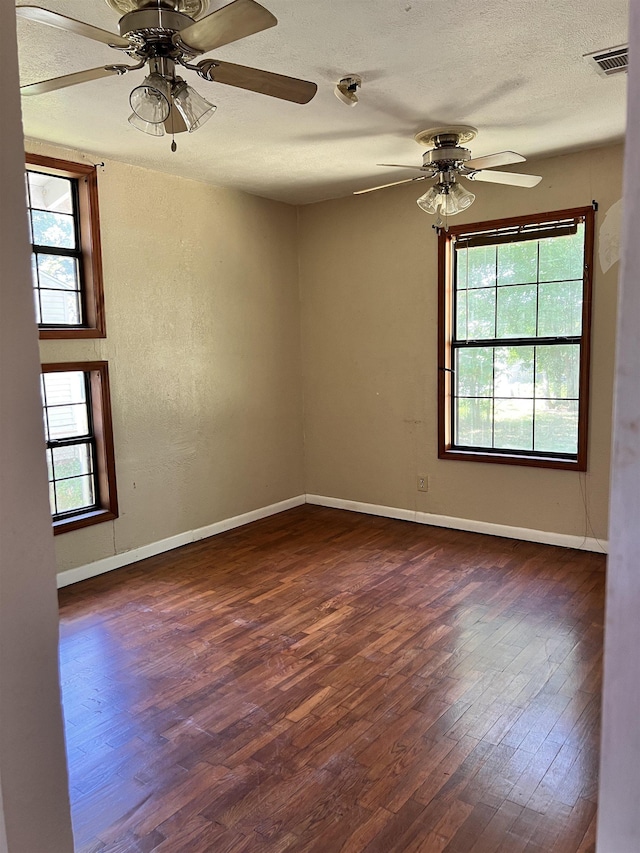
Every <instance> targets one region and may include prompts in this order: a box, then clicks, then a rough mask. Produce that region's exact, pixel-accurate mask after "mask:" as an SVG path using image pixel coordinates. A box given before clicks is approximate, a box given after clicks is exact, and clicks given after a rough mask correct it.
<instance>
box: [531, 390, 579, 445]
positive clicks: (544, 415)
mask: <svg viewBox="0 0 640 853" xmlns="http://www.w3.org/2000/svg"><path fill="white" fill-rule="evenodd" d="M534 450H539V451H542V452H546V453H574V454H575V453H577V452H578V403H577V401H575V400H536V429H535V443H534Z"/></svg>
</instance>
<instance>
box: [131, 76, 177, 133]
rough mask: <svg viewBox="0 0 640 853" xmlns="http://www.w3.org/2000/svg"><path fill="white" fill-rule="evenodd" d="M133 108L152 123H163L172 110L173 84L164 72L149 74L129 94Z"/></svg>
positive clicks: (146, 120) (143, 118) (140, 116)
mask: <svg viewBox="0 0 640 853" xmlns="http://www.w3.org/2000/svg"><path fill="white" fill-rule="evenodd" d="M129 103H130V104H131V109H132V110H133V112H134V113H135V115H137V116H138V118H140V119H142V121H145V122H149V123H150V124H161V123H162V122H163V121H165V120H166V119H167V118H168V116H169V111H170V110H171V84H170V82H169V80H167V79H166V78H165V77H163V76H162V74H157V73H155V72H154V73H153V74H149V76H148V77H145V79H144V81H143V83H142V85H140V86H136V88H135V89H134V90H133V91H132V92H131V94H130V95H129Z"/></svg>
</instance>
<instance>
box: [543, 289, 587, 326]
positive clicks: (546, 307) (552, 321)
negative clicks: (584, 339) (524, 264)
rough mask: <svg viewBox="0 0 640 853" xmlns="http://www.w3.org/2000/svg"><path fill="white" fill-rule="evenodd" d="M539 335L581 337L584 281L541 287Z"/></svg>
mask: <svg viewBox="0 0 640 853" xmlns="http://www.w3.org/2000/svg"><path fill="white" fill-rule="evenodd" d="M539 300H540V301H539V305H538V335H540V337H551V336H552V335H579V334H581V332H582V279H580V280H578V281H558V282H552V283H551V284H541V285H540V296H539Z"/></svg>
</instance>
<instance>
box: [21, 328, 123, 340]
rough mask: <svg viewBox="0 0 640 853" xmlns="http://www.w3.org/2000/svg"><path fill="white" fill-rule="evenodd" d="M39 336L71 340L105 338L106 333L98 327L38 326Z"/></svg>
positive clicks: (47, 338) (45, 338) (46, 338)
mask: <svg viewBox="0 0 640 853" xmlns="http://www.w3.org/2000/svg"><path fill="white" fill-rule="evenodd" d="M38 333H39V337H40V340H41V341H46V340H57V341H60V340H73V339H85V338H106V336H107V333H106V332H105V330H104V329H98V328H95V327H89V326H76V327H73V328H64V327H60V328H57V329H55V328H45V329H43V328H39V329H38Z"/></svg>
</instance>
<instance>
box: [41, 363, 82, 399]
mask: <svg viewBox="0 0 640 853" xmlns="http://www.w3.org/2000/svg"><path fill="white" fill-rule="evenodd" d="M42 381H43V384H44V391H45V395H46V400H45V402H46V405H47V406H54V405H61V404H63V403H84V402H85V400H86V386H85V381H84V372H83V371H82V370H70V371H60V372H59V373H58V372H56V373H44V374H43V375H42Z"/></svg>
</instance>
